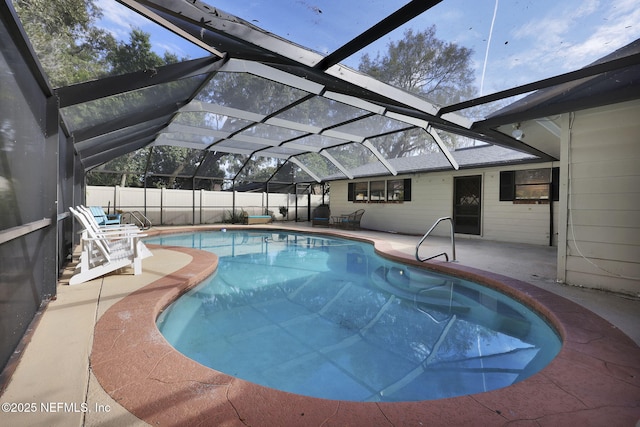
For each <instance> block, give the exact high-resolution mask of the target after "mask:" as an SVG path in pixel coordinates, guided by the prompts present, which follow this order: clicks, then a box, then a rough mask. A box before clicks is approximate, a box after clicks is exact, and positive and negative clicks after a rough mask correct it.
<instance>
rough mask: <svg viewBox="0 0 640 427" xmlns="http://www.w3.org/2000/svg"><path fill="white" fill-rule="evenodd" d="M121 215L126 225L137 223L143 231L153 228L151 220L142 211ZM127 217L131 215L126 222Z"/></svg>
mask: <svg viewBox="0 0 640 427" xmlns="http://www.w3.org/2000/svg"><path fill="white" fill-rule="evenodd" d="M121 215H122V219H123V222H124V223H125V224H132V223H135V224H136V225H137V226H138V227H140V228H142V229H143V230H148V229H150V228H151V225H152V224H151V220H149V218H147V217H146V216H144V214H143V213H142V212H140V211H132V212H131V211H130V212H123V213H122V214H121ZM125 215H129V221H125V220H124V219H125Z"/></svg>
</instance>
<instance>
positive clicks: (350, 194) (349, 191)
mask: <svg viewBox="0 0 640 427" xmlns="http://www.w3.org/2000/svg"><path fill="white" fill-rule="evenodd" d="M354 194H355V183H353V182H350V183H349V188H348V189H347V201H349V202H353V200H354V199H355V197H354Z"/></svg>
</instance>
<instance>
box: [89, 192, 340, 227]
mask: <svg viewBox="0 0 640 427" xmlns="http://www.w3.org/2000/svg"><path fill="white" fill-rule="evenodd" d="M325 203H327V204H328V203H329V199H328V197H326V196H325ZM86 204H87V206H102V207H103V208H104V210H105V212H106V211H108V213H114V212H116V211H118V212H136V211H137V212H141V213H142V214H143V215H144V216H146V217H147V218H149V220H150V221H151V223H152V224H154V225H190V224H215V223H221V222H231V221H232V218H234V217H235V218H239V217H241V215H242V213H243V212H247V213H248V214H249V215H272V216H273V217H274V219H276V220H296V221H309V219H310V215H311V212H313V209H314V208H316V207H317V206H318V205H320V204H322V196H321V195H313V194H298V195H295V194H280V193H240V192H231V191H206V190H196V191H192V190H169V189H165V188H147V189H144V188H131V187H120V186H115V187H101V186H87V193H86ZM281 207H282V208H284V209H286V210H287V214H286V216H284V215H282V213H281Z"/></svg>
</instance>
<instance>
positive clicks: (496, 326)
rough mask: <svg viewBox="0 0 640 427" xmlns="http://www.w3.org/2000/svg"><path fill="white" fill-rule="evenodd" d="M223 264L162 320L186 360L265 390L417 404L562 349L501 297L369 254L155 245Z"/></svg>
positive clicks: (225, 238) (270, 244) (368, 249)
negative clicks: (206, 255)
mask: <svg viewBox="0 0 640 427" xmlns="http://www.w3.org/2000/svg"><path fill="white" fill-rule="evenodd" d="M147 241H148V242H149V243H157V244H164V245H175V246H187V247H193V248H198V249H203V250H207V251H211V252H213V253H215V254H217V255H218V256H219V266H218V270H217V272H216V273H215V274H214V275H213V276H212V277H211V278H209V279H208V280H206V281H205V282H203V283H202V284H200V285H199V286H197V287H196V288H194V289H192V290H191V291H189V292H188V293H186V294H185V295H183V296H182V297H180V298H179V299H178V300H176V301H175V302H174V303H173V304H172V305H170V306H169V307H168V308H167V309H166V310H165V311H164V312H163V313H162V314H161V316H160V317H159V318H158V327H159V329H160V331H161V332H162V334H163V335H164V336H165V337H166V339H167V340H168V341H169V342H170V343H171V344H172V345H173V346H174V347H175V348H176V349H178V350H179V351H180V352H182V353H183V354H185V355H186V356H188V357H190V358H192V359H194V360H196V361H198V362H200V363H201V364H203V365H206V366H209V367H211V368H214V369H216V370H218V371H221V372H224V373H227V374H229V375H233V376H235V377H239V378H242V379H245V380H248V381H251V382H254V383H258V384H261V385H264V386H268V387H272V388H276V389H279V390H284V391H288V392H292V393H297V394H301V395H306V396H314V397H321V398H328V399H340V400H351V401H416V400H427V399H440V398H445V397H453V396H460V395H466V394H471V393H478V392H483V391H488V390H492V389H496V388H501V387H506V386H509V385H511V384H513V383H515V382H518V381H521V380H523V379H525V378H527V377H529V376H531V375H532V374H534V373H535V372H537V371H539V370H540V369H542V368H543V367H544V366H546V365H547V364H548V363H549V362H550V361H551V360H552V359H553V358H554V357H555V355H556V354H557V353H558V351H559V350H560V346H561V342H560V339H559V338H558V336H557V334H556V333H555V331H554V330H553V329H552V328H550V327H549V325H548V324H547V323H546V322H545V321H544V320H543V319H541V318H540V317H539V316H537V315H536V314H535V313H533V312H532V311H531V310H530V309H528V308H527V307H525V306H523V305H522V304H520V303H518V302H516V301H514V300H513V299H510V298H509V297H507V296H505V295H503V294H501V293H499V292H497V291H494V290H492V289H489V288H486V287H483V286H480V285H478V284H475V283H472V282H469V281H466V280H462V279H458V278H455V277H451V276H445V275H442V274H437V273H431V272H426V271H425V270H422V269H419V268H416V267H409V266H406V265H403V264H399V263H396V262H392V261H389V260H386V259H384V258H382V257H379V256H377V255H376V254H375V253H374V250H373V247H372V246H371V245H370V244H366V243H361V242H355V241H351V240H345V239H337V238H333V237H323V236H320V235H303V234H297V233H291V232H278V231H258V230H255V231H233V232H232V231H228V232H223V231H214V232H203V233H196V234H180V235H173V236H165V237H157V238H153V239H149V240H147Z"/></svg>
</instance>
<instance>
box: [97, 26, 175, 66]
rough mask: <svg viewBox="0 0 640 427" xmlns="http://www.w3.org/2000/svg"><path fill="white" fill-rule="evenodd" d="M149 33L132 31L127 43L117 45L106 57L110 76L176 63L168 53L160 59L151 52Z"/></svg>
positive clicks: (137, 30) (173, 56)
mask: <svg viewBox="0 0 640 427" xmlns="http://www.w3.org/2000/svg"><path fill="white" fill-rule="evenodd" d="M150 37H151V36H150V35H149V33H145V32H144V31H142V30H140V29H137V28H136V29H133V30H132V31H131V33H130V34H129V43H125V42H119V43H117V44H116V45H115V46H114V47H113V48H112V49H110V51H109V52H108V53H107V55H106V60H107V62H108V64H109V65H110V67H111V69H110V74H113V75H119V74H126V73H133V72H135V71H140V70H145V69H152V68H156V67H161V66H163V65H166V64H170V63H175V62H178V57H177V56H176V55H174V54H171V53H169V52H166V51H165V53H164V57H160V56H159V55H158V54H157V53H155V52H153V51H152V50H151V48H152V46H151V41H150Z"/></svg>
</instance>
